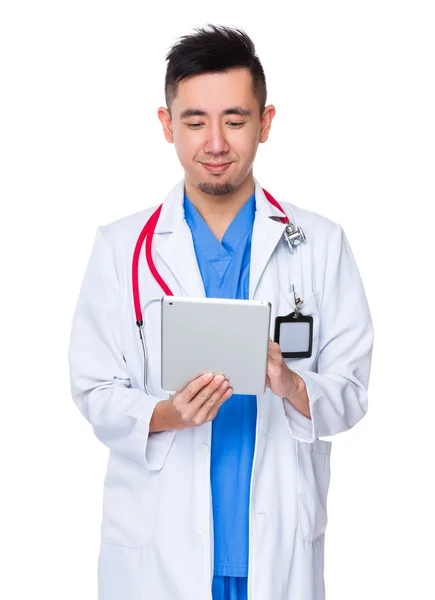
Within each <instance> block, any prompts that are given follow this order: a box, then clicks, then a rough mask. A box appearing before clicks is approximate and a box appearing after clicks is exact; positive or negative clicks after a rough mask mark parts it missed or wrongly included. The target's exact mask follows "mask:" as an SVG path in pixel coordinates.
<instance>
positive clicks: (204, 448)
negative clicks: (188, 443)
mask: <svg viewBox="0 0 435 600" xmlns="http://www.w3.org/2000/svg"><path fill="white" fill-rule="evenodd" d="M209 451H210V449H209V447H208V445H207V444H200V445H199V446H198V452H199V453H200V454H202V455H203V456H207V454H208V453H209Z"/></svg>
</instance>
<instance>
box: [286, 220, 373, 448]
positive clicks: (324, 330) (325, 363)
mask: <svg viewBox="0 0 435 600" xmlns="http://www.w3.org/2000/svg"><path fill="white" fill-rule="evenodd" d="M334 238H335V239H334V240H333V241H332V242H331V248H330V250H329V252H328V256H327V261H326V267H325V273H324V289H323V294H322V296H321V304H320V308H319V313H320V331H319V350H318V356H317V368H316V371H315V372H314V371H309V370H298V369H297V368H296V369H293V367H291V368H292V370H294V371H295V372H296V373H297V374H298V375H299V376H300V377H301V378H302V379H303V380H304V382H305V386H306V389H307V393H308V398H309V403H310V410H311V419H309V418H307V417H305V416H304V415H303V414H302V413H300V412H299V411H298V410H297V409H296V408H294V407H293V406H292V405H291V403H290V402H289V400H287V399H286V398H284V399H283V406H284V410H285V414H286V417H287V421H288V424H289V428H290V431H291V434H292V436H293V437H294V438H296V439H298V440H300V441H303V442H314V441H315V440H316V439H319V438H322V437H328V436H333V435H335V434H337V433H341V432H343V431H347V430H348V429H350V428H351V427H353V426H354V425H355V424H356V423H357V422H358V421H360V420H361V419H362V417H363V416H364V415H365V413H366V412H367V408H368V405H367V389H368V383H369V376H370V366H371V357H372V346H373V327H372V320H371V315H370V311H369V307H368V304H367V299H366V296H365V292H364V289H363V285H362V282H361V278H360V274H359V271H358V267H357V265H356V262H355V259H354V256H353V254H352V250H351V248H350V245H349V242H348V240H347V238H346V235H345V233H344V231H343V229H342V227H341V226H340V225H336V232H335V236H334ZM302 312H303V308H302Z"/></svg>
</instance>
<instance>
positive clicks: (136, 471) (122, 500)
mask: <svg viewBox="0 0 435 600" xmlns="http://www.w3.org/2000/svg"><path fill="white" fill-rule="evenodd" d="M156 485H157V480H156V477H155V476H154V473H152V472H149V471H147V470H146V469H144V468H143V466H141V465H140V464H139V463H138V462H136V461H132V460H128V459H125V458H123V457H121V456H119V455H117V454H110V456H109V462H108V466H107V473H106V477H105V480H104V495H103V519H102V523H101V540H102V541H103V542H107V543H111V544H116V545H118V546H125V547H129V548H141V547H144V546H146V545H147V544H148V543H149V540H150V538H151V536H152V534H153V528H154V521H155V504H156V491H155V488H156Z"/></svg>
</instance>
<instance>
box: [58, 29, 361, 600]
mask: <svg viewBox="0 0 435 600" xmlns="http://www.w3.org/2000/svg"><path fill="white" fill-rule="evenodd" d="M167 59H168V66H167V72H166V80H165V95H166V103H167V107H161V108H160V109H159V110H158V116H159V119H160V121H161V123H162V126H163V132H164V135H165V138H166V139H167V141H168V142H170V143H173V144H174V146H175V150H176V152H177V155H178V158H179V161H180V163H181V165H182V167H183V169H184V179H183V181H181V182H180V183H179V184H177V185H176V186H175V187H174V189H173V190H172V191H171V192H170V193H169V195H168V196H167V197H166V199H165V201H164V202H163V206H162V210H161V213H160V216H159V218H158V221H157V223H156V226H155V231H154V235H153V238H152V258H153V261H154V265H155V268H156V270H157V272H158V274H159V277H161V278H162V280H164V282H165V284H166V285H168V286H169V287H170V289H171V290H172V292H173V293H174V294H175V295H188V296H196V297H198V296H208V297H226V298H239V299H247V298H251V299H259V300H268V301H270V302H271V304H272V320H271V327H272V328H273V327H274V323H275V318H276V317H277V316H283V315H288V314H289V313H291V312H292V311H294V310H295V309H296V310H298V309H300V312H301V313H302V314H303V315H304V316H305V317H307V316H310V317H312V323H313V325H312V327H313V329H312V351H311V355H310V356H306V355H304V356H301V357H296V358H290V359H289V358H285V359H284V357H283V356H282V352H284V350H282V349H281V347H280V346H279V345H278V343H275V342H273V341H272V340H271V339H270V341H269V356H268V364H267V388H266V392H265V394H263V395H262V396H258V397H255V396H243V395H236V394H232V389H231V385H230V382H228V381H227V380H226V378H225V376H224V375H225V374H224V375H219V374H214V376H213V374H210V375H209V376H208V377H207V376H204V375H201V376H199V377H198V378H197V379H195V380H193V381H192V382H191V383H190V384H189V385H188V386H187V387H186V388H185V389H184V390H179V391H178V392H177V393H176V394H175V395H174V396H173V397H171V398H169V399H167V398H165V392H164V390H162V388H161V387H160V383H161V382H160V343H161V340H160V315H159V310H158V304H159V302H158V300H159V299H160V298H161V296H162V295H163V293H164V289H165V288H162V282H161V281H159V280H158V278H157V277H155V274H154V273H153V272H152V269H150V266H149V261H147V260H145V252H141V254H140V259H139V263H138V274H139V275H138V278H139V283H138V284H139V289H140V298H141V308H142V311H143V313H144V321H145V324H144V329H143V333H144V339H145V344H146V351H147V354H148V361H147V362H148V368H147V375H148V384H147V386H146V388H147V389H145V385H144V383H143V368H144V367H143V353H142V348H141V340H140V337H139V335H138V328H137V327H136V323H135V321H136V319H135V316H134V314H135V313H134V310H135V306H134V301H133V297H132V288H131V274H132V270H131V265H132V257H133V254H134V250H135V246H136V241H137V239H138V237H139V235H140V233H141V231H142V229H143V227H144V225H145V223H147V221H148V220H149V218H150V217H151V215H152V214H153V213H154V212H155V210H156V207H153V208H151V209H147V210H144V211H142V212H140V213H137V214H134V215H130V216H127V217H125V218H123V219H120V220H119V221H116V222H114V223H111V224H109V225H106V226H104V227H101V228H99V229H98V232H97V236H96V239H95V243H94V247H93V250H92V254H91V258H90V261H89V264H88V267H87V270H86V274H85V277H84V281H83V284H82V288H81V291H80V296H79V300H78V303H77V308H76V313H75V316H74V321H73V327H72V333H71V341H70V349H69V360H70V369H71V386H72V394H73V397H74V401H75V402H76V404H77V406H78V407H79V409H80V411H81V412H82V413H83V415H84V416H85V417H86V418H87V419H88V421H89V422H90V423H91V424H92V426H93V429H94V432H95V434H96V436H97V437H98V438H99V439H100V440H101V441H102V442H103V443H104V444H105V445H106V446H107V447H108V448H109V449H110V457H109V463H108V470H107V476H106V480H105V486H104V508H103V521H102V530H101V533H102V541H101V551H100V559H99V597H100V600H120V599H122V600H145V599H151V600H211V598H213V600H246V599H248V598H249V600H294V599H297V600H322V599H323V598H324V580H323V565H324V535H325V528H326V524H327V510H326V503H327V494H328V487H329V460H330V451H331V442H330V441H326V440H322V439H319V438H322V437H327V436H332V435H335V434H337V433H339V432H342V431H345V430H348V429H350V428H351V427H353V426H354V425H355V424H356V423H357V422H358V421H359V420H360V419H361V418H362V417H363V416H364V414H365V413H366V410H367V386H368V380H369V372H370V362H371V352H372V343H373V330H372V324H371V319H370V313H369V309H368V306H367V302H366V298H365V294H364V290H363V287H362V284H361V280H360V277H359V273H358V269H357V266H356V264H355V261H354V258H353V255H352V252H351V250H350V247H349V244H348V242H347V239H346V236H345V234H344V232H343V230H342V228H341V227H340V226H339V225H337V224H336V223H333V222H332V221H330V220H328V219H326V218H325V217H322V216H320V215H317V214H315V213H312V212H308V211H305V210H303V209H301V208H298V207H296V206H294V205H290V204H288V203H286V202H281V206H282V207H283V209H284V210H285V212H286V214H287V216H288V217H289V218H290V220H291V222H292V223H296V224H297V225H299V226H301V227H302V229H303V231H304V232H305V235H306V238H307V242H306V243H304V244H302V245H301V246H298V247H297V248H296V249H293V251H292V252H290V251H289V247H288V245H287V244H286V241H285V239H284V238H283V235H282V234H283V233H284V229H285V225H284V224H283V222H282V220H281V217H282V216H283V214H282V212H281V211H280V210H279V209H278V208H277V207H276V206H275V205H274V204H273V203H271V202H270V201H269V200H268V198H267V196H266V195H265V193H264V191H263V190H262V188H261V187H260V185H259V184H258V182H257V181H256V180H255V179H254V177H253V162H254V158H255V154H256V151H257V147H258V144H259V143H260V142H261V143H264V142H265V141H266V140H267V138H268V135H269V131H270V128H271V125H272V120H273V117H274V115H275V108H274V106H272V105H267V106H266V82H265V77H264V72H263V69H262V67H261V63H260V61H259V59H258V57H257V56H256V55H255V49H254V46H253V44H252V42H251V40H250V39H249V38H248V36H247V35H246V34H245V33H244V32H242V31H240V30H235V29H230V28H224V27H215V26H209V27H208V28H204V29H199V30H196V32H195V33H194V34H192V35H189V36H185V37H183V38H181V39H180V40H179V41H178V42H177V43H176V44H175V45H174V46H173V48H172V49H171V51H170V52H169V54H168V56H167ZM150 172H151V173H152V170H151V171H150ZM291 285H294V286H295V291H296V293H297V296H299V297H300V298H301V300H302V304H297V306H296V305H295V303H294V300H295V296H293V295H292V293H291V287H290V286H291ZM271 336H272V331H271Z"/></svg>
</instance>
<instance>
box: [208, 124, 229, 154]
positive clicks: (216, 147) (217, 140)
mask: <svg viewBox="0 0 435 600" xmlns="http://www.w3.org/2000/svg"><path fill="white" fill-rule="evenodd" d="M228 150H229V145H228V142H227V140H226V137H225V132H224V130H223V128H222V126H221V125H220V124H219V123H216V124H214V125H210V127H209V128H208V129H207V140H206V143H205V146H204V152H206V153H207V154H215V155H219V154H223V153H225V152H228Z"/></svg>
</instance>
